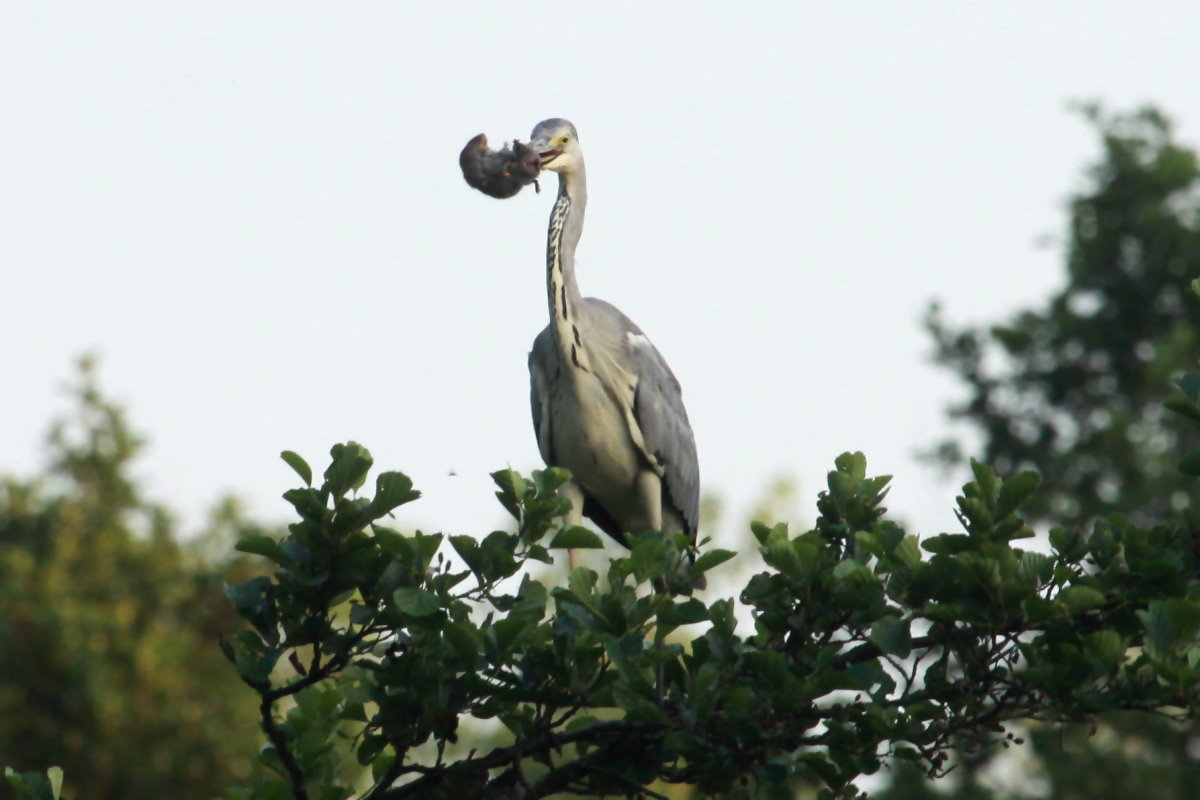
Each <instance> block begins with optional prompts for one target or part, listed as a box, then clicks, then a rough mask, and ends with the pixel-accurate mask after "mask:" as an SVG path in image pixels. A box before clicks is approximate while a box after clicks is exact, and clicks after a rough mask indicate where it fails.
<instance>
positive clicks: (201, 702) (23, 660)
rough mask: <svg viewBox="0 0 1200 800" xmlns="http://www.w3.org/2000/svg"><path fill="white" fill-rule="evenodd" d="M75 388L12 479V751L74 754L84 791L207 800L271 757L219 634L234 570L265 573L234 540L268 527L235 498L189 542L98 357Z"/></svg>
mask: <svg viewBox="0 0 1200 800" xmlns="http://www.w3.org/2000/svg"><path fill="white" fill-rule="evenodd" d="M74 396H75V399H76V403H77V405H76V408H75V410H74V411H73V412H72V414H71V416H70V417H69V418H68V419H66V420H65V421H63V422H60V423H59V424H57V425H55V426H54V428H53V431H52V434H51V437H50V442H49V454H50V459H51V460H50V466H49V468H48V469H47V470H46V472H45V474H43V475H40V476H37V477H34V478H32V479H29V480H24V479H19V478H15V477H7V478H5V479H4V480H3V483H2V485H0V761H2V762H3V763H4V764H6V765H8V766H12V767H14V768H16V769H18V770H29V769H34V768H39V769H41V768H44V767H45V766H48V765H51V764H57V765H61V766H62V767H63V768H64V769H65V771H66V775H67V784H68V787H69V790H70V792H71V793H72V794H73V795H75V796H77V797H87V798H96V800H104V799H107V798H112V800H116V799H117V798H120V799H121V800H139V799H140V798H145V800H150V799H151V798H154V800H160V799H161V798H167V797H170V798H180V799H185V798H195V799H196V800H205V799H206V798H211V797H213V796H216V795H218V794H220V792H221V791H222V790H223V788H224V787H225V786H226V785H227V784H229V783H231V782H235V781H244V780H247V779H248V778H250V777H252V774H253V773H254V772H256V771H257V769H258V767H257V765H256V762H255V759H254V751H255V749H256V748H257V741H258V736H259V732H258V727H257V724H256V714H255V713H254V712H255V710H254V707H253V704H252V703H248V702H247V701H248V700H250V699H251V698H250V696H249V694H248V692H247V691H246V688H245V687H244V686H243V685H242V684H241V682H240V681H239V680H238V679H237V676H236V675H233V674H232V673H231V671H230V670H229V668H228V664H227V662H225V660H224V658H223V657H222V656H221V653H220V650H219V648H218V647H217V642H218V637H219V636H221V635H222V634H228V633H229V632H230V631H231V630H234V629H236V625H235V622H234V621H235V620H236V619H237V616H236V614H235V613H234V610H233V608H232V607H231V606H230V604H229V601H228V599H227V598H226V597H225V595H224V592H223V589H222V587H223V584H224V583H225V582H226V581H229V582H237V581H244V580H246V579H248V578H250V577H251V576H252V575H253V574H255V572H254V569H253V568H252V566H251V565H250V564H249V562H248V561H247V560H246V559H244V557H241V556H239V555H236V554H234V555H231V551H232V547H231V543H232V542H233V541H235V540H236V539H237V538H238V537H240V536H245V535H247V534H249V533H254V532H256V531H257V529H256V528H254V527H253V526H250V525H248V524H246V523H245V522H244V521H243V520H242V518H241V515H240V514H239V512H238V509H237V506H236V504H235V503H233V502H232V501H226V502H225V503H224V504H222V505H221V506H220V507H219V508H218V509H217V511H216V512H215V513H214V515H213V518H212V522H211V524H210V527H209V530H207V531H206V532H204V533H203V534H202V535H201V536H199V537H196V538H193V539H190V540H188V541H186V542H184V541H181V540H180V538H179V535H178V531H177V529H176V526H175V524H174V522H173V521H172V519H171V518H170V516H169V515H168V514H167V513H166V512H165V511H164V510H163V509H162V508H161V507H159V506H158V505H156V504H154V503H152V502H150V501H148V500H146V499H145V498H143V497H142V496H141V495H140V493H139V490H138V488H137V486H136V485H135V483H134V481H133V479H132V477H131V474H130V470H131V466H132V464H133V462H134V459H135V457H136V456H137V454H138V452H139V450H140V448H141V440H140V439H139V438H138V436H137V435H136V434H134V433H133V432H132V431H131V430H130V429H129V427H128V425H127V423H126V420H125V416H124V414H123V412H122V410H121V409H120V408H119V407H117V406H115V405H114V404H112V403H111V402H109V401H108V400H107V399H105V398H104V397H103V396H102V395H101V394H100V392H99V390H98V389H97V386H96V379H95V375H94V370H93V366H92V364H91V362H90V361H89V360H86V359H85V360H84V362H83V367H82V371H81V376H80V382H79V385H78V386H76V387H75V388H74ZM214 554H218V555H214ZM9 791H10V790H9V788H8V786H7V784H5V783H2V782H0V797H7V796H10V795H9V794H8V792H9Z"/></svg>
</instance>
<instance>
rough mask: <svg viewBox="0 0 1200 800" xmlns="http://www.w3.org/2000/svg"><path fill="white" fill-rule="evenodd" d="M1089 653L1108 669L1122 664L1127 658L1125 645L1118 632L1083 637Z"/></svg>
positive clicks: (1098, 632) (1106, 631) (1096, 633)
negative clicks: (1122, 660)
mask: <svg viewBox="0 0 1200 800" xmlns="http://www.w3.org/2000/svg"><path fill="white" fill-rule="evenodd" d="M1083 639H1084V642H1085V643H1086V644H1085V646H1086V648H1087V651H1088V653H1090V654H1091V655H1092V656H1094V657H1095V658H1096V660H1097V661H1099V662H1100V663H1101V664H1103V665H1104V666H1105V667H1107V668H1108V669H1112V668H1113V667H1115V666H1117V664H1119V663H1121V659H1123V658H1124V657H1125V645H1124V644H1122V642H1121V636H1120V634H1118V633H1117V632H1116V631H1112V630H1104V631H1096V632H1095V633H1089V634H1088V635H1087V636H1085V637H1083Z"/></svg>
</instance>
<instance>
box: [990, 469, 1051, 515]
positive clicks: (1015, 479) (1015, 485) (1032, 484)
mask: <svg viewBox="0 0 1200 800" xmlns="http://www.w3.org/2000/svg"><path fill="white" fill-rule="evenodd" d="M1041 482H1042V478H1041V476H1040V475H1038V474H1037V473H1036V472H1029V471H1027V472H1021V473H1018V474H1016V475H1013V476H1012V477H1011V478H1008V479H1007V480H1006V481H1004V483H1003V484H1002V485H1001V486H1000V497H999V499H998V500H997V502H996V514H997V516H1004V515H1005V514H1008V513H1010V512H1012V511H1016V510H1017V508H1019V507H1020V505H1021V504H1022V503H1024V502H1025V501H1026V500H1028V499H1029V496H1030V495H1032V494H1033V493H1034V491H1035V490H1036V489H1037V487H1038V484H1040V483H1041Z"/></svg>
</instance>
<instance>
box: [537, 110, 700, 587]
mask: <svg viewBox="0 0 1200 800" xmlns="http://www.w3.org/2000/svg"><path fill="white" fill-rule="evenodd" d="M529 146H530V147H531V148H533V149H534V150H535V151H536V152H537V153H538V154H539V155H540V156H541V166H542V168H543V169H548V170H552V171H554V172H557V173H558V196H557V198H556V199H555V201H554V207H553V209H552V211H551V212H550V225H549V230H548V232H547V236H546V298H547V302H548V306H549V312H550V324H549V325H547V326H546V328H545V330H543V331H542V332H541V333H539V334H538V336H537V338H536V339H534V341H533V350H532V351H531V352H530V353H529V377H530V401H531V404H532V406H533V426H534V430H535V433H536V434H537V443H538V449H539V450H540V451H541V455H542V458H543V459H544V460H545V462H546V463H547V464H548V465H550V466H559V467H565V468H566V469H568V470H570V471H571V475H572V479H571V480H570V481H569V482H568V483H567V484H566V485H564V486H563V487H562V490H561V491H562V494H563V496H565V497H566V498H567V499H568V500H570V501H571V511H570V512H569V514H568V516H567V523H568V524H574V525H577V524H579V523H580V521H581V519H582V516H587V517H588V518H589V519H591V520H592V521H593V522H594V523H596V525H597V526H598V527H599V528H600V529H601V530H603V531H604V532H605V533H607V534H608V535H610V536H611V537H612V538H614V539H616V540H617V541H618V542H620V543H621V544H622V545H624V546H626V547H628V546H629V539H628V535H629V534H630V533H637V532H640V531H642V530H644V529H647V528H649V529H652V530H657V531H663V532H665V533H684V534H686V535H687V536H688V538H689V540H691V541H693V542H694V541H695V538H696V530H697V525H698V522H699V519H698V518H699V512H700V508H699V505H700V466H699V462H698V461H697V459H696V442H695V439H694V437H693V435H692V427H691V424H690V423H689V422H688V416H687V411H686V410H685V409H684V406H683V395H682V392H681V390H680V387H679V381H678V380H676V378H675V375H674V373H672V372H671V368H670V367H669V366H667V362H666V360H665V359H664V358H663V357H662V354H661V353H659V352H658V349H657V348H656V347H655V346H654V345H653V343H651V341H650V339H649V338H648V337H647V336H646V334H645V333H643V332H642V329H641V328H639V327H638V326H637V325H635V324H634V323H633V322H632V321H631V320H630V319H629V318H628V317H626V316H625V315H624V314H622V313H621V312H620V311H618V310H617V309H616V308H615V307H614V306H612V305H610V304H609V303H606V302H605V301H603V300H598V299H596V298H594V297H587V298H585V297H583V296H581V295H580V292H579V284H578V283H577V282H576V279H575V248H576V246H577V245H578V244H579V237H580V234H581V233H582V232H583V216H584V210H585V208H586V207H587V173H586V171H585V169H584V162H583V151H582V150H581V149H580V146H579V134H578V133H577V132H576V130H575V126H574V125H572V124H571V123H570V122H568V121H567V120H565V119H548V120H545V121H543V122H540V123H538V125H537V126H536V127H535V128H534V129H533V133H532V134H531V135H530V144H529ZM693 585H694V586H696V587H697V588H701V587H702V586H703V581H702V580H701V579H697V580H696V581H695V583H694V584H693Z"/></svg>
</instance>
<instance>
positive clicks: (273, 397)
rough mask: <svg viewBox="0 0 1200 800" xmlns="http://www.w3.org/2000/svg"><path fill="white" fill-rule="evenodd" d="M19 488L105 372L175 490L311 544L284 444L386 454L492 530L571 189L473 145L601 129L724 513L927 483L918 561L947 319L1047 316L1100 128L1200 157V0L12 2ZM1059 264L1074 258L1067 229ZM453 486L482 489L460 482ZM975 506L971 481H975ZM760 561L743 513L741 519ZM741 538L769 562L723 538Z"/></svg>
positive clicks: (587, 242)
mask: <svg viewBox="0 0 1200 800" xmlns="http://www.w3.org/2000/svg"><path fill="white" fill-rule="evenodd" d="M3 20H4V22H3V25H0V270H2V273H0V274H2V275H3V282H2V283H0V335H2V336H3V338H4V341H5V342H6V347H5V355H4V358H3V366H4V368H3V384H2V385H3V391H0V473H11V472H13V471H19V472H27V471H30V470H32V469H34V468H35V467H36V466H37V465H38V464H39V463H40V459H41V457H42V454H43V450H42V440H43V435H44V432H45V429H46V425H47V423H48V421H49V420H50V418H51V416H52V415H53V414H54V413H56V412H58V411H61V410H62V409H63V408H64V407H65V405H66V400H65V397H64V394H63V392H62V386H63V384H64V382H65V380H66V379H67V378H68V377H69V376H70V375H71V373H72V368H73V367H72V365H73V362H74V360H75V358H76V357H77V356H78V355H79V354H81V353H83V352H85V351H95V352H97V353H98V354H100V356H101V358H102V373H101V374H102V380H103V385H104V386H105V387H106V389H107V390H108V392H109V393H110V394H112V395H113V396H115V397H116V398H118V399H120V400H121V401H123V402H124V403H125V404H126V405H127V406H128V408H129V411H130V413H131V416H132V420H133V422H134V423H135V425H136V426H137V427H138V429H139V430H141V431H143V432H145V433H146V434H147V435H148V436H149V437H150V442H151V444H150V447H149V449H148V452H147V455H146V457H145V458H144V459H143V461H142V462H141V464H140V468H139V469H140V474H141V475H142V476H144V477H146V478H147V480H148V482H149V484H150V486H151V489H152V492H153V493H154V494H155V495H156V496H158V497H161V498H163V499H165V500H166V501H167V502H168V503H169V504H170V505H172V506H173V507H174V508H176V509H178V510H179V511H180V512H181V513H182V514H183V515H184V518H185V519H186V520H187V521H188V522H189V524H192V525H194V524H196V523H197V522H198V521H199V520H200V519H201V517H202V514H203V511H204V509H205V508H206V507H207V506H208V505H209V504H210V503H211V502H212V501H213V500H214V499H215V498H216V497H217V496H218V495H219V494H221V493H223V492H228V491H233V492H236V493H237V494H238V495H240V496H242V497H243V498H245V499H246V501H247V503H248V505H249V508H250V509H251V511H252V512H253V513H254V514H255V515H256V516H259V517H265V518H268V519H277V520H282V519H286V516H287V512H288V509H287V507H286V506H285V504H284V503H283V501H281V500H279V499H278V496H279V494H280V493H281V492H282V491H284V490H285V489H287V488H289V487H290V486H291V485H293V483H294V479H293V478H292V476H291V473H290V471H289V470H288V469H287V467H286V466H284V465H283V463H282V462H280V461H279V460H278V458H277V453H278V452H279V451H280V450H282V449H285V448H289V449H295V450H298V451H299V452H301V453H302V454H304V455H305V456H306V457H308V458H309V461H310V462H311V463H312V464H313V465H314V467H316V468H317V469H318V470H319V469H321V468H323V466H324V464H325V457H326V453H327V452H328V448H329V446H330V445H331V444H332V443H334V442H336V441H343V440H345V439H349V438H353V439H356V440H358V441H361V442H362V443H364V444H366V445H367V446H368V447H370V448H371V450H372V452H373V453H374V455H375V457H376V462H377V464H378V465H379V466H381V467H387V468H398V469H402V470H405V471H406V472H408V473H409V474H410V475H411V476H412V477H413V479H414V480H415V481H416V483H417V485H418V487H419V488H421V489H422V490H423V491H424V492H425V495H426V497H425V498H424V499H423V500H422V501H420V502H419V503H418V504H416V505H414V506H410V507H409V508H408V509H406V511H405V513H404V515H403V516H402V517H401V520H400V523H401V524H404V525H407V524H421V525H424V526H428V527H433V528H439V529H444V530H447V531H450V532H475V533H484V532H486V531H488V530H490V529H491V528H492V527H494V526H495V525H496V524H497V523H498V522H499V521H500V520H501V518H502V517H501V514H502V512H501V511H500V509H499V507H498V506H497V505H496V503H495V500H494V499H493V498H492V495H491V488H490V481H489V479H488V477H487V473H488V472H489V471H491V470H494V469H498V468H501V467H503V466H505V465H512V466H514V467H518V468H521V469H530V468H533V467H536V466H539V465H540V463H539V460H538V455H537V449H536V446H535V444H534V438H533V431H532V426H531V423H530V417H529V409H528V395H529V390H528V373H527V370H526V365H525V359H526V353H527V351H528V349H529V346H530V343H531V341H532V339H533V336H534V335H535V334H536V333H537V332H538V331H539V330H540V329H541V328H542V327H543V326H544V325H545V323H546V316H547V311H546V302H545V294H544V288H543V282H544V262H543V258H544V235H545V226H546V217H547V215H548V213H549V210H550V205H551V203H552V201H553V200H552V199H553V192H554V188H555V178H554V177H553V176H551V175H547V176H546V177H547V180H545V181H543V192H542V193H541V194H540V195H539V194H535V193H534V192H533V191H531V190H527V191H525V192H522V193H521V194H520V195H519V196H517V197H516V198H513V199H511V200H507V201H497V200H493V199H491V198H488V197H485V196H483V195H481V194H479V193H477V192H474V191H472V190H470V189H468V188H467V186H466V185H465V184H464V183H463V181H462V178H461V177H460V175H459V172H458V164H457V155H458V151H459V149H460V148H461V147H462V145H463V144H464V143H465V142H466V140H467V139H468V138H470V137H471V136H473V135H474V134H476V133H479V132H481V131H483V132H486V133H487V134H488V135H489V137H490V138H491V140H492V141H493V142H497V141H502V140H504V139H508V138H512V137H522V138H524V137H527V136H528V135H529V131H530V129H531V128H532V127H533V125H534V124H535V123H537V122H538V121H539V120H541V119H543V118H546V117H553V116H562V117H567V118H569V119H571V120H572V121H574V122H575V124H576V126H577V127H578V129H579V131H580V141H581V143H582V145H583V148H584V150H585V152H586V154H587V164H588V167H589V170H590V171H589V176H588V177H589V193H590V204H589V206H588V221H587V226H586V228H585V231H584V235H583V240H582V243H581V245H580V250H579V263H578V268H579V278H580V283H581V286H582V288H583V291H584V293H585V294H590V295H595V296H598V297H603V298H605V299H607V300H609V301H611V302H613V303H614V304H616V305H617V306H619V307H620V308H621V309H623V310H624V311H625V312H626V313H627V314H629V316H630V317H632V318H633V319H634V320H635V321H637V322H638V323H639V324H640V325H641V327H642V328H644V329H645V330H646V332H647V333H648V334H649V335H650V336H651V338H653V339H654V341H655V342H656V344H657V345H658V347H659V349H660V350H661V351H662V352H663V353H664V355H665V356H666V357H667V359H668V360H669V361H670V363H671V365H672V366H673V368H674V370H675V372H676V374H677V375H678V376H679V379H680V381H681V382H682V383H683V386H684V398H685V400H686V402H687V406H688V410H689V413H690V416H691V419H692V423H693V426H694V428H695V431H696V439H697V444H698V447H699V452H700V458H701V469H702V478H703V483H704V488H705V490H707V491H715V492H719V493H721V494H722V495H724V496H725V497H726V499H727V501H728V503H729V505H730V506H731V507H732V509H734V510H735V511H736V510H738V509H744V508H745V507H746V506H747V505H748V504H750V503H751V502H752V501H753V500H754V498H756V497H757V496H758V495H759V494H760V493H761V491H762V488H763V486H764V485H765V484H766V482H767V481H768V479H769V478H771V477H773V476H775V475H779V474H785V475H790V476H793V477H795V478H796V479H797V480H798V481H799V483H800V490H801V493H802V498H803V499H802V505H803V508H804V510H805V512H806V513H805V517H804V520H805V521H807V520H808V519H810V518H811V509H812V501H813V498H814V497H815V493H816V491H817V490H818V489H819V488H821V486H822V485H823V481H824V473H825V472H826V471H827V470H828V469H829V468H830V467H831V465H832V461H833V459H834V457H835V456H836V455H837V454H838V453H840V452H842V451H844V450H848V449H861V450H863V451H864V452H866V454H867V456H868V458H869V460H870V464H871V468H872V469H873V470H874V471H877V472H889V473H893V474H895V475H896V479H895V485H894V489H893V491H892V495H891V498H890V503H889V505H890V507H891V508H892V509H893V510H894V511H896V512H898V513H899V514H900V515H901V516H902V517H903V518H905V519H907V520H908V521H909V522H911V523H912V524H913V526H914V529H915V530H916V531H917V532H921V533H923V534H930V533H935V532H937V531H938V530H941V529H949V528H951V527H953V525H954V523H953V517H952V515H951V512H950V509H951V507H952V501H953V496H954V489H955V486H956V485H957V484H958V483H960V482H961V480H955V481H953V482H952V483H950V484H944V483H939V482H938V480H937V478H936V475H935V474H934V473H933V472H932V471H931V470H930V469H929V468H927V467H925V466H923V465H920V464H919V463H918V462H917V461H916V459H915V458H914V453H915V451H916V450H918V449H919V448H920V447H922V446H923V445H926V444H928V443H929V442H930V441H931V440H933V439H935V438H937V437H938V436H940V435H941V434H942V432H943V431H944V430H945V428H946V424H945V422H944V417H943V407H944V406H945V405H946V403H947V402H949V401H950V400H951V399H952V398H953V397H954V395H955V390H956V388H957V387H956V386H955V384H954V383H953V382H952V381H951V380H950V379H949V377H947V376H945V375H941V374H939V373H938V372H937V371H935V370H934V369H933V367H932V366H930V365H929V364H928V363H927V358H928V351H929V344H928V340H927V337H926V336H925V334H924V333H923V332H922V330H921V329H920V324H919V320H920V316H921V313H922V310H923V308H924V306H925V304H926V302H927V301H928V300H929V299H931V298H935V297H936V298H941V299H942V300H943V301H944V303H945V305H946V307H947V309H948V312H949V316H950V318H951V319H952V320H955V321H959V322H962V321H985V320H992V319H996V318H997V317H998V316H999V315H1002V314H1004V313H1006V312H1009V311H1011V310H1013V309H1015V308H1018V307H1021V306H1023V305H1027V304H1030V303H1036V302H1037V301H1038V300H1039V299H1040V298H1042V297H1044V296H1045V294H1046V293H1047V292H1049V291H1050V290H1051V289H1052V288H1053V287H1055V286H1056V285H1057V284H1058V283H1059V282H1060V280H1061V277H1060V275H1061V263H1062V257H1061V252H1060V250H1059V249H1058V247H1057V246H1052V247H1050V248H1044V247H1043V248H1041V249H1039V248H1038V247H1036V246H1035V242H1036V241H1037V240H1038V239H1039V237H1044V236H1045V235H1046V234H1053V235H1055V236H1056V237H1058V234H1060V232H1061V231H1062V229H1063V224H1064V220H1065V215H1064V201H1065V199H1066V198H1067V196H1068V194H1069V192H1070V191H1071V190H1072V189H1074V188H1077V187H1078V186H1080V185H1082V178H1081V169H1082V168H1083V167H1084V166H1085V165H1086V164H1088V163H1090V162H1091V161H1092V160H1093V159H1094V158H1095V156H1096V153H1097V142H1096V137H1095V136H1094V135H1093V133H1092V132H1091V131H1090V130H1089V129H1088V127H1087V126H1086V125H1085V124H1084V123H1083V122H1082V121H1081V120H1080V119H1079V118H1078V117H1077V116H1075V115H1072V114H1070V113H1068V112H1067V111H1066V107H1067V103H1068V101H1070V100H1075V99H1098V100H1101V101H1103V102H1104V103H1106V104H1107V105H1108V106H1109V107H1111V108H1114V109H1127V108H1131V107H1133V106H1134V105H1136V104H1140V103H1144V102H1154V103H1157V104H1159V105H1161V107H1163V108H1164V109H1165V110H1166V111H1168V112H1169V113H1170V114H1171V115H1172V116H1173V117H1174V119H1175V120H1176V121H1177V122H1178V123H1179V126H1180V131H1181V135H1182V136H1183V137H1184V138H1185V139H1187V140H1188V141H1191V142H1193V143H1195V142H1198V141H1200V128H1198V126H1200V60H1198V56H1197V52H1198V51H1197V44H1196V43H1197V41H1198V40H1200V3H1196V2H1153V3H1134V2H1099V1H1098V0H1091V1H1089V2H1056V3H1048V2H1041V1H1039V2H1004V3H998V2H997V3H969V4H968V3H951V2H919V1H917V0H910V2H905V3H885V2H875V3H866V2H839V3H833V2H828V3H815V2H779V3H759V4H749V3H743V4H732V3H615V2H609V3H604V4H600V3H583V2H575V3H500V2H489V3H486V4H479V3H466V4H463V3H458V4H433V3H423V4H416V3H400V2H391V3H380V2H357V3H353V4H345V3H320V4H317V3H308V2H288V3H283V2H278V3H260V2H245V1H244V0H238V2H203V3H201V2H194V3H151V2H143V3H94V2H87V3H84V2H56V3H37V2H20V3H18V2H5V3H3ZM1058 241H1059V242H1060V243H1061V238H1060V237H1058ZM452 472H453V473H455V475H451V473H452ZM959 478H961V476H959ZM726 527H727V528H728V530H729V531H732V532H734V534H737V535H741V534H742V531H744V530H745V529H744V527H743V526H742V524H741V523H740V521H739V522H737V523H736V524H734V523H732V522H731V524H729V525H727V526H726ZM725 535H733V534H728V533H726V534H725Z"/></svg>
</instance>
